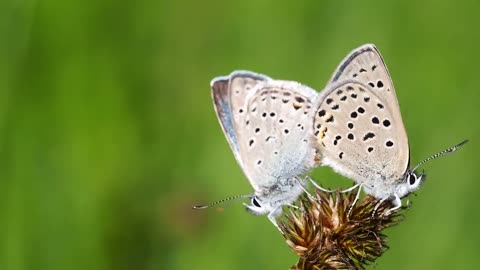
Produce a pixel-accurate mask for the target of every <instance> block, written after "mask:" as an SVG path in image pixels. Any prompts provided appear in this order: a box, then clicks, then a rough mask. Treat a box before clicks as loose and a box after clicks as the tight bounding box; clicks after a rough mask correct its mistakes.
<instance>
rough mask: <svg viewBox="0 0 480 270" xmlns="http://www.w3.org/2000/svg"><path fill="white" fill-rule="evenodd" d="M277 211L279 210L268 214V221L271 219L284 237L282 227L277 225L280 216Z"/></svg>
mask: <svg viewBox="0 0 480 270" xmlns="http://www.w3.org/2000/svg"><path fill="white" fill-rule="evenodd" d="M277 210H278V209H276V210H274V211H272V212H270V213H269V214H268V219H269V220H270V221H271V222H272V223H273V225H274V226H275V227H276V228H277V229H278V230H279V231H280V233H281V234H282V235H284V233H283V231H282V229H281V228H280V226H278V224H277V216H278V214H277Z"/></svg>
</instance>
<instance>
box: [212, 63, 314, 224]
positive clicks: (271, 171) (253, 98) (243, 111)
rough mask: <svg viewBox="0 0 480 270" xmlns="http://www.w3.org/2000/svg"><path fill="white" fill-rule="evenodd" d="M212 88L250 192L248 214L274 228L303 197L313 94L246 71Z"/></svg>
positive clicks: (218, 80) (311, 148)
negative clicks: (286, 209) (266, 217)
mask: <svg viewBox="0 0 480 270" xmlns="http://www.w3.org/2000/svg"><path fill="white" fill-rule="evenodd" d="M211 87H212V97H213V101H214V106H215V110H216V113H217V117H218V119H219V122H220V124H221V126H222V129H223V131H224V133H225V136H226V137H227V141H228V142H229V144H230V147H231V149H232V151H233V153H234V155H235V158H236V160H237V162H238V164H239V165H240V166H241V167H242V169H243V171H244V173H245V175H246V176H247V178H248V180H249V182H250V184H251V185H252V187H253V189H254V194H253V195H252V197H251V204H249V205H246V207H247V210H249V211H250V212H252V213H254V214H268V215H269V218H270V220H271V221H272V222H273V223H274V224H275V225H276V222H275V217H276V216H278V215H279V214H280V213H281V207H282V206H284V205H290V204H291V203H292V202H293V201H295V200H296V199H297V198H298V196H299V195H300V194H302V193H303V187H302V185H303V184H304V180H303V179H302V178H301V175H302V174H304V173H306V172H308V171H309V170H310V169H311V168H313V167H314V166H315V157H316V149H315V147H314V144H315V141H314V139H315V138H314V137H313V135H312V134H313V121H312V119H313V114H314V113H315V110H314V109H313V107H312V102H313V100H314V99H315V98H316V96H317V92H316V91H314V90H313V89H310V88H308V87H306V86H304V85H301V84H299V83H296V82H290V81H280V80H273V79H271V78H269V77H267V76H265V75H261V74H257V73H253V72H249V71H235V72H233V73H232V74H230V75H229V76H223V77H218V78H215V79H214V80H213V81H212V83H211Z"/></svg>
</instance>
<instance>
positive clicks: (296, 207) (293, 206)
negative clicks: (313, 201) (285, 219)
mask: <svg viewBox="0 0 480 270" xmlns="http://www.w3.org/2000/svg"><path fill="white" fill-rule="evenodd" d="M285 206H288V207H292V208H293V209H295V210H299V211H302V209H301V208H300V207H298V206H296V205H293V204H290V203H289V204H285Z"/></svg>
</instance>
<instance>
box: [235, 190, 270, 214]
mask: <svg viewBox="0 0 480 270" xmlns="http://www.w3.org/2000/svg"><path fill="white" fill-rule="evenodd" d="M243 205H245V208H246V209H247V211H248V212H250V213H252V214H254V215H258V216H259V215H264V214H267V213H270V212H272V211H273V210H274V209H273V207H272V206H271V205H270V204H269V203H268V202H265V201H262V200H261V199H260V198H259V197H258V196H257V195H252V196H251V197H250V204H246V203H244V204H243Z"/></svg>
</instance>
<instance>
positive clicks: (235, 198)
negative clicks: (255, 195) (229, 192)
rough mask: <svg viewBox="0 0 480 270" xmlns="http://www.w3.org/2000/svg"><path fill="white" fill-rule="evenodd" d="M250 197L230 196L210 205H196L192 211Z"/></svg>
mask: <svg viewBox="0 0 480 270" xmlns="http://www.w3.org/2000/svg"><path fill="white" fill-rule="evenodd" d="M251 197H252V195H250V194H249V195H236V196H231V197H228V198H225V199H221V200H218V201H215V202H212V203H209V204H206V205H196V206H194V207H193V209H207V208H209V207H211V206H214V205H217V204H219V203H224V202H227V201H231V200H238V199H244V198H251Z"/></svg>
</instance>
